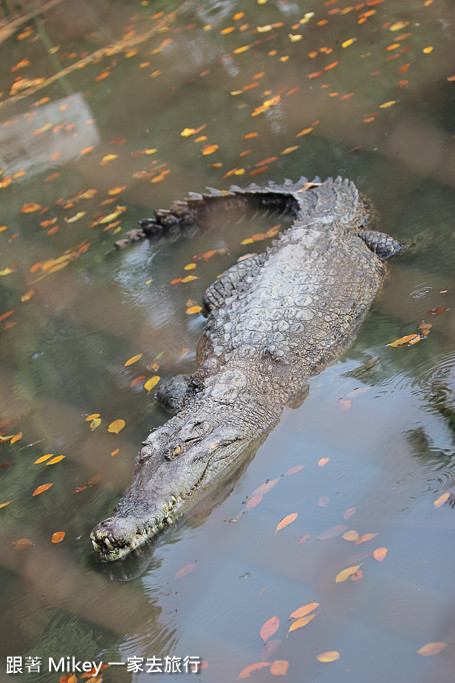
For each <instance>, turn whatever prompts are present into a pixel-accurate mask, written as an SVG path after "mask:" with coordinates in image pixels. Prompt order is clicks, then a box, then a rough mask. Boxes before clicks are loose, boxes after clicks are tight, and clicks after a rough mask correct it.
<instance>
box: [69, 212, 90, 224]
mask: <svg viewBox="0 0 455 683" xmlns="http://www.w3.org/2000/svg"><path fill="white" fill-rule="evenodd" d="M85 214H86V211H79V212H78V213H77V214H76V215H75V216H72V217H71V218H65V222H66V223H75V222H76V221H78V220H79V218H82V217H83V216H85Z"/></svg>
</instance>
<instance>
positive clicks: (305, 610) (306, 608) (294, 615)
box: [289, 602, 319, 619]
mask: <svg viewBox="0 0 455 683" xmlns="http://www.w3.org/2000/svg"><path fill="white" fill-rule="evenodd" d="M317 607H319V602H309V603H308V604H307V605H302V607H299V608H298V609H296V610H294V611H293V612H291V614H290V615H289V619H300V618H301V617H305V616H306V615H307V614H309V613H310V612H312V611H313V610H315V609H316V608H317Z"/></svg>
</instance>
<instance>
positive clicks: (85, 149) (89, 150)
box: [79, 145, 95, 154]
mask: <svg viewBox="0 0 455 683" xmlns="http://www.w3.org/2000/svg"><path fill="white" fill-rule="evenodd" d="M93 149H95V148H94V146H93V145H92V146H91V147H84V149H81V151H80V152H79V154H88V153H89V152H91V151H92V150H93Z"/></svg>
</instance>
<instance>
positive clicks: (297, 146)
mask: <svg viewBox="0 0 455 683" xmlns="http://www.w3.org/2000/svg"><path fill="white" fill-rule="evenodd" d="M299 148H300V145H294V146H293V147H286V149H283V151H282V152H281V154H290V153H291V152H295V150H296V149H299Z"/></svg>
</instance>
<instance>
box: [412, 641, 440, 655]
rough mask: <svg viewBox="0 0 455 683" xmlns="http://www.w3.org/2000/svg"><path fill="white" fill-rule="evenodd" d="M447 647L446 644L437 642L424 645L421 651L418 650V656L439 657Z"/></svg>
mask: <svg viewBox="0 0 455 683" xmlns="http://www.w3.org/2000/svg"><path fill="white" fill-rule="evenodd" d="M445 647H447V646H446V644H445V643H441V642H438V641H435V642H432V643H427V644H426V645H423V646H422V647H421V648H420V650H417V654H418V655H422V656H423V657H431V656H432V655H438V654H439V653H440V652H442V651H443V650H444V648H445Z"/></svg>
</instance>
